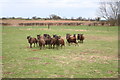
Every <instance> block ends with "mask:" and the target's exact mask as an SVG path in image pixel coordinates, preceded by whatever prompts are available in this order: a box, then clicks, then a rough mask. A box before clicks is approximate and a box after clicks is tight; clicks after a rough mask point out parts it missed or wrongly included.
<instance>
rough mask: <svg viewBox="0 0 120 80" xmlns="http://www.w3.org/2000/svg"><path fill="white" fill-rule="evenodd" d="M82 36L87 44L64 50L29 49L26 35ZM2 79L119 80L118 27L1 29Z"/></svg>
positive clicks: (72, 46) (10, 27) (11, 27)
mask: <svg viewBox="0 0 120 80" xmlns="http://www.w3.org/2000/svg"><path fill="white" fill-rule="evenodd" d="M44 33H48V34H51V35H52V34H57V35H61V36H62V37H63V38H65V34H66V33H70V34H78V33H83V34H84V36H85V41H84V43H83V44H79V46H75V45H74V44H73V45H71V46H68V45H67V44H66V46H65V48H62V49H58V50H57V49H47V48H46V49H43V50H40V49H39V47H33V48H32V49H30V48H28V47H29V44H28V43H27V39H26V36H28V35H31V36H33V37H36V35H37V34H44ZM2 36H3V40H2V43H3V44H2V52H3V53H2V60H3V78H56V77H59V78H62V77H64V78H117V77H118V39H117V36H118V27H116V26H115V27H105V26H95V27H94V26H90V27H89V26H51V28H50V29H49V30H48V29H47V26H38V27H31V26H29V27H13V26H8V27H7V26H4V27H3V29H2Z"/></svg>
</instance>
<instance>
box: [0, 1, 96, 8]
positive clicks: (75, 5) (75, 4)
mask: <svg viewBox="0 0 120 80" xmlns="http://www.w3.org/2000/svg"><path fill="white" fill-rule="evenodd" d="M96 1H98V0H3V1H1V0H0V4H2V5H3V6H4V4H6V5H8V6H9V5H21V6H25V5H29V6H33V7H56V8H67V7H69V8H71V7H72V8H87V7H91V8H92V7H96V6H97V5H98V4H97V3H96Z"/></svg>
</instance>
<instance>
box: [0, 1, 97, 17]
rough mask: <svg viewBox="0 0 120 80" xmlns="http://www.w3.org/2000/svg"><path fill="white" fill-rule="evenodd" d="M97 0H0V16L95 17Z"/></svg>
mask: <svg viewBox="0 0 120 80" xmlns="http://www.w3.org/2000/svg"><path fill="white" fill-rule="evenodd" d="M98 2H99V0H0V17H13V16H14V17H23V18H27V17H29V18H31V17H33V16H37V17H41V18H46V17H49V15H51V14H56V15H58V16H60V17H62V18H71V17H73V18H77V17H85V18H95V17H97V15H96V12H97V9H98V7H99V4H98Z"/></svg>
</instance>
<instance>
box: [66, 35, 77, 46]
mask: <svg viewBox="0 0 120 80" xmlns="http://www.w3.org/2000/svg"><path fill="white" fill-rule="evenodd" d="M66 39H67V42H68V43H69V45H70V43H75V44H78V43H77V41H76V35H75V34H74V35H73V36H71V35H70V34H66Z"/></svg>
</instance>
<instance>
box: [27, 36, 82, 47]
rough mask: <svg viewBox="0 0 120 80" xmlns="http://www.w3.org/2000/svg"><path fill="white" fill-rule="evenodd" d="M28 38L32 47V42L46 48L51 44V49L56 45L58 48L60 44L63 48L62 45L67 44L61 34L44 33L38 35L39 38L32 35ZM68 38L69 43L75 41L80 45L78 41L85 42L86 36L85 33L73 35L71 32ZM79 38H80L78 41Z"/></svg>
mask: <svg viewBox="0 0 120 80" xmlns="http://www.w3.org/2000/svg"><path fill="white" fill-rule="evenodd" d="M27 39H28V43H29V44H30V48H32V44H34V47H35V44H36V45H39V47H40V49H42V48H45V46H47V45H48V46H49V49H52V48H53V49H54V48H55V47H56V48H57V49H58V47H59V46H60V47H61V48H62V46H65V41H64V39H63V38H61V36H58V35H53V36H52V37H51V36H50V35H49V34H43V35H37V38H33V37H31V36H27ZM66 40H67V43H68V45H70V44H71V43H75V44H77V45H78V42H81V43H83V40H84V36H83V34H77V37H76V34H74V35H73V36H72V35H70V34H66ZM77 40H79V41H78V42H77Z"/></svg>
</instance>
